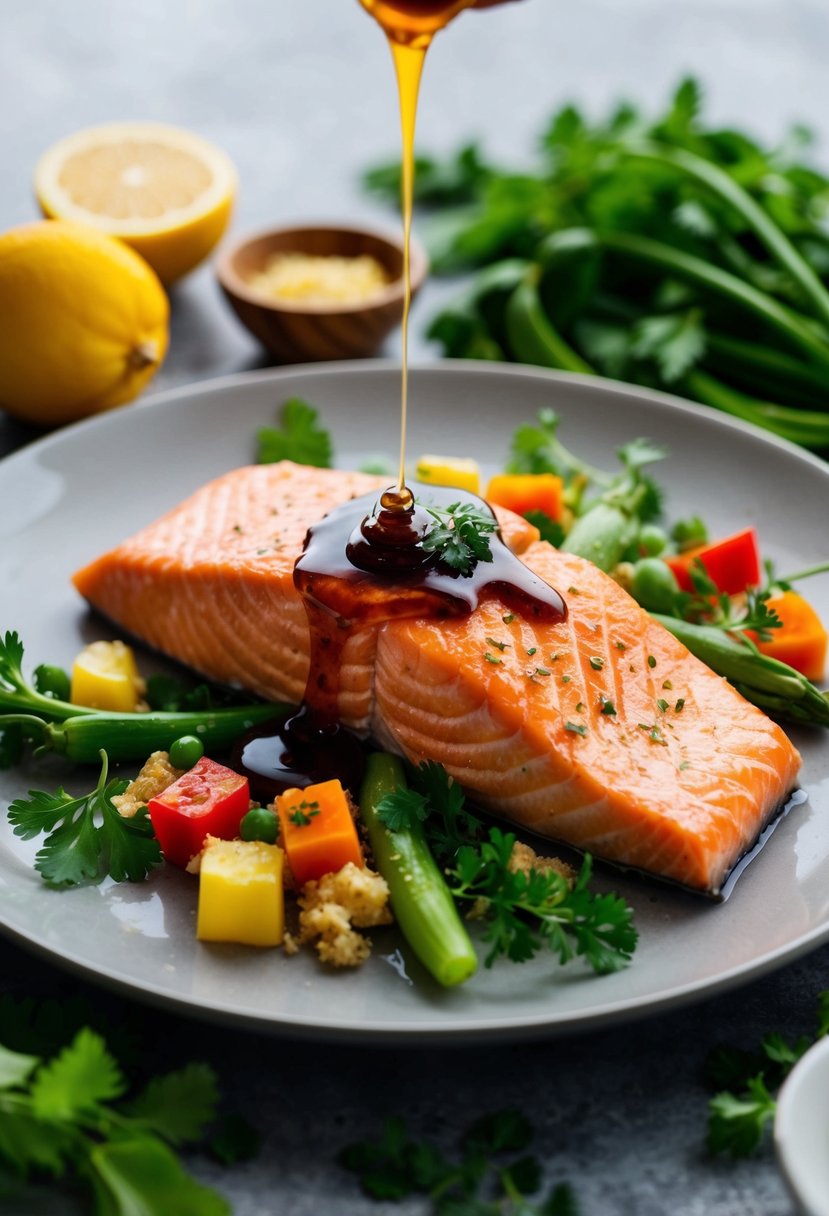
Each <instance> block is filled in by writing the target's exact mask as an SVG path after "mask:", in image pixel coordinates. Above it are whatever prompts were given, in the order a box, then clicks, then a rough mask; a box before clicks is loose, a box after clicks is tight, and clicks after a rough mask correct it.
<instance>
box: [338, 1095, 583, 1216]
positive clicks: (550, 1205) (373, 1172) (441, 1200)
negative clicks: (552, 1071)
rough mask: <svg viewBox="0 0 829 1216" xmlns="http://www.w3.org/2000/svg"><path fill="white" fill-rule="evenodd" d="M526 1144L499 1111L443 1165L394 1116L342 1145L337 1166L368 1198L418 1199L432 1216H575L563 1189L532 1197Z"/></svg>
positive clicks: (521, 1121) (534, 1187)
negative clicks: (373, 1136)
mask: <svg viewBox="0 0 829 1216" xmlns="http://www.w3.org/2000/svg"><path fill="white" fill-rule="evenodd" d="M532 1139H533V1129H532V1127H531V1125H530V1123H529V1121H528V1120H527V1119H526V1118H525V1117H524V1116H523V1115H522V1114H521V1113H520V1112H518V1111H514V1110H503V1111H498V1112H496V1113H495V1114H491V1115H485V1116H483V1118H481V1119H478V1120H477V1121H476V1122H475V1123H473V1124H472V1126H471V1127H470V1128H469V1130H468V1131H467V1132H466V1134H465V1135H464V1136H463V1137H462V1139H461V1143H460V1157H459V1159H458V1160H450V1159H449V1158H448V1157H446V1156H444V1154H443V1153H442V1152H441V1151H440V1150H439V1149H438V1148H437V1147H436V1146H435V1145H434V1144H432V1143H430V1142H429V1141H418V1140H413V1139H412V1138H411V1136H410V1135H409V1132H408V1130H407V1128H406V1124H405V1123H404V1121H403V1120H402V1119H400V1118H396V1117H395V1118H391V1119H389V1120H388V1122H387V1123H386V1126H385V1129H384V1132H383V1135H382V1136H381V1138H380V1139H379V1140H377V1141H370V1140H365V1141H361V1142H359V1143H357V1144H351V1145H349V1146H348V1147H347V1148H346V1149H345V1150H344V1151H343V1153H342V1155H341V1158H340V1161H341V1163H342V1165H343V1166H344V1167H345V1168H346V1169H347V1170H349V1171H351V1172H352V1173H354V1174H357V1175H358V1177H359V1179H360V1182H361V1184H362V1187H363V1189H364V1190H365V1191H366V1193H367V1194H368V1195H370V1196H371V1197H372V1198H373V1199H386V1200H400V1199H405V1198H406V1197H407V1196H410V1195H424V1196H427V1197H428V1199H429V1200H430V1202H431V1210H432V1212H434V1213H435V1216H578V1213H579V1208H578V1204H577V1203H576V1198H575V1196H574V1194H573V1192H572V1190H571V1189H570V1187H569V1186H567V1184H566V1183H561V1184H559V1185H557V1186H554V1187H553V1188H552V1190H551V1191H549V1193H548V1194H547V1195H546V1196H545V1197H543V1198H541V1199H540V1200H534V1199H532V1198H531V1197H532V1196H534V1195H536V1194H537V1193H538V1191H540V1190H541V1187H542V1182H543V1170H542V1167H541V1163H540V1162H539V1161H538V1159H537V1158H536V1157H534V1156H532V1155H531V1154H530V1153H529V1152H528V1151H527V1150H528V1149H529V1147H530V1144H531V1142H532Z"/></svg>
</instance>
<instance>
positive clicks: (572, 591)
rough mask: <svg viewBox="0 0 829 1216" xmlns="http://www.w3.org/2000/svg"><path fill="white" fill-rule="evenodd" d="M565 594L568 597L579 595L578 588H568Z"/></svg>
mask: <svg viewBox="0 0 829 1216" xmlns="http://www.w3.org/2000/svg"><path fill="white" fill-rule="evenodd" d="M567 594H568V595H581V592H580V591H579V589H578V587H568V588H567Z"/></svg>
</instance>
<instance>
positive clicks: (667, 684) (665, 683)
mask: <svg viewBox="0 0 829 1216" xmlns="http://www.w3.org/2000/svg"><path fill="white" fill-rule="evenodd" d="M662 687H663V688H667V689H668V690H669V691H670V689H672V688H673V684H672V683H671V681H670V680H663V681H662Z"/></svg>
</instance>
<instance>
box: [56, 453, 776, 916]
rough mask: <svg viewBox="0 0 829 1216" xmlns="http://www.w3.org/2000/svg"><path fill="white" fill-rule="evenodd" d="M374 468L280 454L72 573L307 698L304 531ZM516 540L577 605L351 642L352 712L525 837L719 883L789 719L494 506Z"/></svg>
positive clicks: (229, 665)
mask: <svg viewBox="0 0 829 1216" xmlns="http://www.w3.org/2000/svg"><path fill="white" fill-rule="evenodd" d="M384 484H385V483H384V482H383V481H382V479H379V478H376V477H372V476H368V475H365V474H359V473H345V472H340V471H335V470H327V469H308V468H304V467H302V466H297V465H293V464H291V463H289V462H282V463H280V464H276V465H265V466H254V467H251V468H245V469H238V470H236V471H234V472H232V473H228V474H226V475H225V476H224V477H220V478H219V479H218V480H217V481H214V482H212V483H210V484H209V485H207V486H205V487H203V488H202V489H201V490H199V491H197V492H196V494H194V495H193V496H192V497H191V498H189V499H188V500H187V501H186V502H184V503H182V504H181V506H179V507H177V508H175V509H174V510H172V511H170V512H169V513H168V514H167V515H165V516H164V517H163V518H161V519H160V520H158V521H157V522H156V523H153V524H151V525H150V526H149V527H147V528H145V529H143V531H141V532H139V533H138V534H137V535H136V536H134V537H132V538H131V539H129V540H127V541H125V542H124V543H123V544H121V545H119V546H118V547H117V548H115V549H114V550H112V551H111V552H109V553H107V554H105V555H104V556H102V557H100V558H98V559H97V560H96V561H93V562H92V563H91V564H90V565H89V566H87V567H85V568H84V569H82V570H80V571H79V572H78V573H77V574H76V575H75V576H74V583H75V586H76V587H77V589H78V590H79V591H80V593H81V594H82V595H83V596H84V597H85V598H86V599H87V600H88V601H89V603H90V604H91V605H92V606H93V607H95V608H96V609H98V611H100V612H102V613H103V614H104V615H105V616H107V617H109V618H110V619H111V620H113V621H115V622H117V623H118V624H119V625H120V626H122V627H123V628H125V629H126V630H128V631H129V632H130V633H131V634H133V635H135V636H136V637H139V638H141V639H142V640H144V641H145V642H147V643H149V644H150V645H151V646H153V647H155V648H156V649H158V650H160V651H163V652H164V653H165V654H168V655H170V656H171V657H173V658H175V659H177V660H179V661H180V662H183V663H185V664H187V665H188V666H190V667H192V668H194V669H195V670H197V671H199V672H201V673H202V674H204V675H205V676H207V677H209V678H210V679H214V680H219V681H222V682H224V683H229V684H234V685H241V686H243V687H246V688H249V689H251V690H252V691H254V692H256V693H259V694H260V695H262V696H265V697H268V698H272V699H276V700H288V701H298V700H299V699H300V698H301V697H302V694H303V692H304V687H305V678H306V675H307V671H308V655H309V634H308V626H307V623H306V619H305V612H304V608H303V605H302V603H301V600H300V598H299V596H298V594H297V592H296V591H295V589H294V585H293V578H292V572H293V565H294V561H295V559H296V557H297V555H298V554H299V552H300V551H301V548H302V543H303V539H304V536H305V532H306V531H307V529H308V527H309V526H310V525H311V524H313V523H315V522H316V521H317V520H319V519H320V518H321V517H322V516H323V515H324V514H325V513H326V512H327V511H329V510H331V509H332V507H334V506H336V505H339V504H340V503H342V502H344V501H346V500H347V499H349V498H355V497H358V496H360V495H361V494H366V493H369V492H370V491H371V490H374V489H378V490H379V489H380V488H382V487H383V485H384ZM498 518H499V523H500V526H501V530H502V534H503V536H504V539H505V541H506V542H507V543H508V544H509V546H510V547H511V548H512V549H513V550H514V551H515V552H517V553H520V554H522V559H523V560H524V561H525V562H526V564H527V565H528V566H529V567H530V569H532V570H533V571H534V572H535V573H536V574H538V575H539V576H540V577H541V578H543V579H545V580H546V581H547V582H548V583H549V584H550V585H551V586H553V587H556V588H558V589H559V590H560V591H561V592H562V593H563V594H564V596H565V599H566V600H567V604H568V616H567V620H566V621H563V622H557V623H534V622H530V621H528V620H525V619H522V618H521V617H519V616H517V615H515V614H512V613H509V612H508V611H507V610H506V609H505V607H504V606H503V605H502V604H501V603H499V601H498V600H497V599H488V600H485V601H484V602H482V603H481V605H480V607H479V608H478V610H477V611H476V612H474V613H473V614H471V615H470V616H468V617H461V618H455V619H452V620H448V621H447V620H440V621H438V620H429V619H416V620H398V621H390V622H387V623H385V624H381V625H371V626H369V627H366V628H363V629H360V628H359V627H358V628H357V630H356V632H354V633H353V635H352V636H351V637H350V638H349V641H348V643H347V644H346V647H345V651H344V654H343V661H342V667H341V672H340V696H339V710H340V715H341V718H342V721H343V722H344V723H345V724H346V725H347V726H350V727H351V728H352V729H356V730H358V731H361V732H363V733H371V734H372V735H373V736H374V737H375V738H376V739H377V740H378V741H379V742H380V743H381V744H382V745H383V746H386V747H388V748H390V749H392V750H394V751H397V752H401V753H403V754H404V755H405V756H406V757H407V758H408V759H410V760H412V761H413V762H415V763H418V762H419V761H421V760H426V759H430V760H435V761H438V762H439V763H440V764H443V765H444V766H445V767H446V769H447V771H448V772H449V773H451V775H452V776H453V777H454V778H455V779H456V780H457V781H458V782H460V784H461V785H462V786H463V787H464V788H465V789H466V790H467V791H468V792H469V794H470V795H471V796H473V797H474V799H475V800H476V801H477V802H478V803H480V804H481V805H483V806H485V807H487V808H489V809H490V810H492V811H493V812H494V813H496V814H497V815H500V816H503V817H506V818H508V819H510V820H512V821H513V822H515V823H517V824H520V825H521V826H523V827H525V828H528V829H530V830H531V831H533V832H537V833H540V834H541V835H544V836H548V837H551V838H553V839H556V840H559V841H562V842H564V843H567V844H570V845H573V846H575V847H577V848H579V849H583V850H588V851H589V852H591V853H593V854H594V855H595V856H597V857H603V858H606V859H608V860H610V861H614V862H617V863H620V864H622V865H626V866H631V867H635V868H637V869H640V870H643V871H646V872H648V873H652V874H655V875H658V876H660V877H663V878H667V879H670V880H672V881H675V882H678V883H681V884H683V885H684V886H687V887H690V888H693V889H695V890H698V891H703V892H707V893H712V894H716V893H717V892H718V891H719V890H720V888H721V886H722V884H723V882H724V880H725V878H726V877H727V875H728V873H729V871H730V870H731V868H732V867H733V866H734V864H735V863H736V861H737V860H738V859H739V858H740V857H741V856H742V855H743V854H744V853H745V852H746V850H747V849H748V848H750V847H751V845H752V844H753V843H754V841H755V840H756V839H757V837H758V836H759V834H760V833H761V831H762V830H763V829H764V827H765V826H766V824H767V823H768V821H769V820H770V819H771V818H772V817H773V816H774V814H775V812H776V811H777V809H779V808H780V807H781V806H782V804H783V803H784V802H785V800H786V797H787V795H788V794H789V793H790V791H791V789H792V788H793V786H794V784H795V781H796V776H797V772H798V769H799V764H800V757H799V755H798V753H797V751H796V749H795V748H794V747H793V745H792V744H791V743H790V741H789V740H788V738H787V737H786V735H785V734H784V733H783V731H782V730H781V729H780V728H779V727H778V726H777V725H776V724H775V723H773V722H772V721H770V719H768V718H767V717H766V716H765V714H763V713H762V712H761V711H760V710H759V709H756V708H755V707H754V706H753V705H751V704H749V703H748V702H747V701H745V700H744V699H743V698H742V697H741V696H740V695H739V694H738V693H737V692H736V691H735V690H734V689H733V688H732V687H731V686H730V685H729V684H727V683H726V682H725V681H724V680H723V679H722V678H721V677H720V676H717V675H715V674H714V673H713V672H712V671H711V670H710V669H709V668H707V667H706V666H705V665H704V664H703V663H701V662H700V661H699V660H698V659H696V658H694V657H693V656H692V655H691V654H689V652H688V651H687V650H686V649H685V647H684V646H683V645H682V643H681V642H679V641H677V639H675V638H674V637H673V636H672V635H671V634H669V633H668V632H667V631H666V630H665V629H663V628H662V627H661V626H660V625H658V624H657V623H656V622H654V621H653V620H652V619H651V618H650V617H649V616H648V615H647V613H645V612H644V611H643V610H642V609H641V608H640V607H639V605H638V604H637V603H636V602H635V601H634V600H633V599H632V598H631V597H630V596H629V595H628V594H627V593H626V592H625V591H623V590H622V588H621V587H619V586H618V585H617V584H616V583H615V582H614V581H613V580H612V579H611V578H610V577H609V576H608V575H606V574H604V573H603V572H602V571H600V570H598V569H597V568H596V567H595V566H593V565H592V564H591V563H589V562H587V561H585V560H583V559H582V558H578V557H575V556H573V555H570V554H565V553H561V552H559V551H558V550H556V549H554V548H553V547H552V546H550V545H549V544H547V543H546V542H541V541H539V540H538V533H537V531H536V529H535V528H533V527H532V525H530V524H528V523H527V521H526V520H523V519H521V518H520V517H518V516H515V515H512V513H511V512H506V511H503V510H499V511H498Z"/></svg>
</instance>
